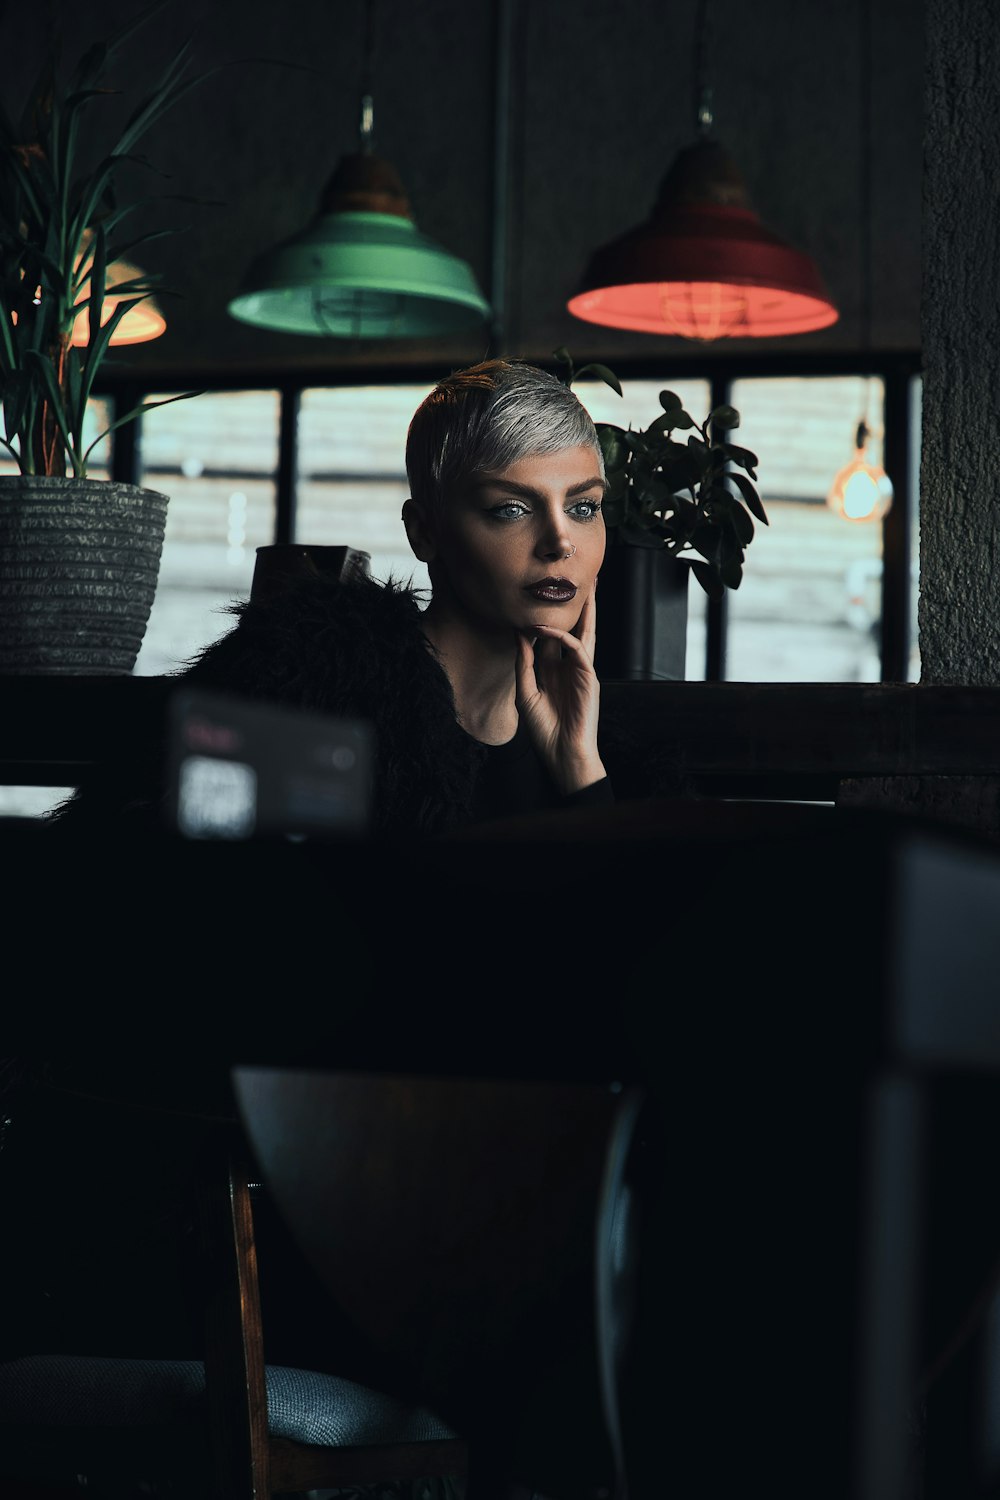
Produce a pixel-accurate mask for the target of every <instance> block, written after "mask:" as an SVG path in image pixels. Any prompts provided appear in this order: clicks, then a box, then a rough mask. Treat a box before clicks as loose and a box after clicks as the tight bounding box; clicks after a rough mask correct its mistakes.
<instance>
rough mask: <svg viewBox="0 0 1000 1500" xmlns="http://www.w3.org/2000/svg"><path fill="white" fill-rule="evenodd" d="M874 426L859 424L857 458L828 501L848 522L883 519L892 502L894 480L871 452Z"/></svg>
mask: <svg viewBox="0 0 1000 1500" xmlns="http://www.w3.org/2000/svg"><path fill="white" fill-rule="evenodd" d="M871 437H872V431H871V428H870V427H869V426H868V424H867V422H866V421H865V420H864V418H862V419H861V421H860V422H859V423H858V430H857V433H856V435H855V440H854V445H855V448H854V458H853V459H852V460H851V462H850V463H849V464H845V465H844V467H843V468H842V469H841V470H840V471H839V472H838V474H837V476H836V478H835V479H834V481H833V484H832V485H831V486H830V493H829V494H828V495H827V497H826V503H827V505H829V507H830V509H831V510H834V511H836V513H837V515H838V516H842V517H843V518H844V520H845V521H881V519H882V517H883V516H884V515H885V513H886V511H887V510H888V509H889V507H890V505H891V504H892V481H891V480H890V478H889V476H888V474H887V473H886V472H885V470H884V469H883V468H882V465H881V464H878V463H875V461H874V460H873V458H872V455H871V452H870V451H869V447H868V444H869V440H870V439H871Z"/></svg>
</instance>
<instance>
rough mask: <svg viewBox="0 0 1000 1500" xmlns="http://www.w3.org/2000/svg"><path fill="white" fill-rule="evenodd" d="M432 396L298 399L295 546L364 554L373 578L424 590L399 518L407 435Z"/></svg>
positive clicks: (361, 391)
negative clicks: (420, 408) (353, 550)
mask: <svg viewBox="0 0 1000 1500" xmlns="http://www.w3.org/2000/svg"><path fill="white" fill-rule="evenodd" d="M431 389H432V387H431V386H429V385H420V386H416V385H392V386H389V385H385V386H346V387H341V388H339V389H336V390H309V391H304V392H303V394H302V403H301V407H300V412H299V482H298V494H297V505H296V523H295V537H296V541H300V542H302V543H304V544H306V545H315V546H325V547H334V546H335V547H341V546H347V547H357V548H359V549H360V550H361V551H362V552H368V553H370V554H371V569H372V574H373V576H374V577H375V578H382V579H384V578H388V577H389V576H390V575H391V576H393V577H395V578H400V579H402V580H403V581H407V580H409V579H411V578H412V580H413V586H414V587H415V588H420V589H426V588H428V587H429V583H430V580H429V579H428V576H427V569H426V568H425V567H424V564H423V563H421V562H418V561H417V559H416V558H415V557H414V556H413V553H412V552H411V551H410V546H409V543H408V542H407V540H406V532H405V530H404V529H403V522H402V520H401V518H400V513H401V511H402V508H403V501H404V500H405V499H406V497H407V494H408V493H409V490H408V486H407V483H406V431H407V428H408V427H409V425H410V418H411V417H412V416H413V413H414V412H415V411H416V409H417V407H418V406H419V405H420V403H421V401H422V400H423V399H424V397H425V396H426V395H427V394H428V393H429V392H430V390H431Z"/></svg>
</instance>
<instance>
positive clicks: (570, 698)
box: [514, 584, 607, 796]
mask: <svg viewBox="0 0 1000 1500" xmlns="http://www.w3.org/2000/svg"><path fill="white" fill-rule="evenodd" d="M595 592H596V584H595V586H594V589H592V590H591V592H590V594H589V595H588V597H587V600H586V602H585V603H584V606H583V610H582V612H581V614H580V618H579V620H578V621H577V622H576V625H575V626H574V628H573V630H572V631H567V630H559V629H557V628H556V627H555V626H554V625H542V624H538V625H534V626H532V630H533V631H534V633H535V641H534V646H532V642H531V639H530V638H529V637H528V636H527V635H520V634H519V635H518V637H517V656H516V658H515V661H514V671H515V677H516V700H515V701H516V703H517V711H518V714H519V715H520V717H521V718H522V719H524V720H525V722H526V723H527V726H528V732H529V733H530V735H531V738H532V740H533V741H534V743H535V746H536V748H537V750H538V753H539V754H540V755H541V757H542V759H543V761H544V762H545V764H546V765H547V766H548V768H549V770H550V772H551V773H552V775H553V777H554V778H555V781H556V785H557V786H558V787H559V789H560V791H561V792H562V793H563V795H564V796H568V795H569V793H570V792H578V791H580V790H581V788H583V787H585V786H591V785H592V784H593V783H594V782H595V781H600V780H601V779H602V778H603V777H604V776H606V775H607V772H606V771H605V769H604V765H603V763H602V761H601V757H600V755H599V754H598V751H597V720H598V711H599V708H600V696H601V685H600V683H599V682H598V680H597V674H596V673H595V671H594V646H595V644H596V640H597V602H596V598H595Z"/></svg>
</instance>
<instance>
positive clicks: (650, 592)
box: [594, 542, 688, 682]
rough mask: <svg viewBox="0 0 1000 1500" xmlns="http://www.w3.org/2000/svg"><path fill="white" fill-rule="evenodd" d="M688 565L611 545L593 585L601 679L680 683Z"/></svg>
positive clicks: (656, 553)
mask: <svg viewBox="0 0 1000 1500" xmlns="http://www.w3.org/2000/svg"><path fill="white" fill-rule="evenodd" d="M687 612H688V566H687V564H686V563H681V562H678V561H677V559H676V558H675V557H671V556H670V554H669V553H668V552H664V551H662V550H660V549H658V548H653V547H630V546H628V545H626V544H623V543H613V542H609V544H608V550H607V554H606V556H605V559H604V565H603V567H602V568H601V576H600V581H599V583H598V585H597V650H596V653H595V657H594V665H595V667H596V669H597V675H598V677H600V678H601V679H602V681H615V680H618V681H626V682H648V681H662V682H683V680H684V664H685V656H686V653H687Z"/></svg>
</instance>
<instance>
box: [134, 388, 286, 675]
mask: <svg viewBox="0 0 1000 1500" xmlns="http://www.w3.org/2000/svg"><path fill="white" fill-rule="evenodd" d="M163 394H164V395H169V394H171V393H170V392H164V393H163ZM149 399H150V400H154V401H157V400H161V399H162V396H160V395H151V396H150V397H149ZM279 416H280V400H279V397H278V393H277V392H276V391H222V392H217V393H215V394H208V393H206V394H204V395H201V396H195V397H194V398H193V399H192V400H190V401H178V402H175V403H174V404H173V405H170V406H164V407H161V408H160V409H159V410H158V411H154V412H149V413H147V414H146V416H145V418H144V421H143V429H142V483H143V484H144V485H146V486H147V487H148V488H149V489H154V490H160V491H162V492H163V493H164V494H165V495H168V496H169V498H170V504H169V505H168V507H167V529H166V535H165V537H164V542H163V557H162V561H161V563H160V575H159V582H158V584H157V589H156V599H155V600H154V603H153V609H152V613H151V615H150V620H149V625H148V626H147V629H146V635H145V639H144V640H143V643H142V649H141V650H140V652H139V657H138V660H137V661H136V665H135V670H136V673H137V674H139V675H143V676H150V675H154V674H156V673H159V672H165V671H169V670H171V669H172V668H174V667H176V666H179V665H180V664H182V663H183V662H184V661H185V660H186V659H187V658H188V657H189V656H191V655H192V654H193V653H194V652H195V651H197V650H198V649H199V648H200V647H201V646H205V645H207V644H208V643H209V642H210V641H213V640H216V639H217V638H218V637H219V636H220V635H223V634H224V633H225V632H226V631H227V630H230V629H231V628H232V625H233V620H232V618H231V616H230V615H228V614H227V613H226V606H227V605H228V604H230V603H231V602H232V601H233V600H234V599H246V598H248V597H249V594H250V585H251V583H252V582H253V570H254V563H255V561H256V548H257V547H266V546H270V545H271V544H272V543H273V541H274V524H275V503H276V480H275V476H276V472H277V466H278V425H279Z"/></svg>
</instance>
